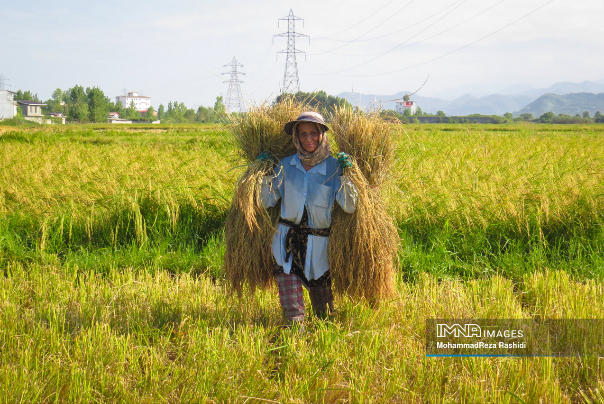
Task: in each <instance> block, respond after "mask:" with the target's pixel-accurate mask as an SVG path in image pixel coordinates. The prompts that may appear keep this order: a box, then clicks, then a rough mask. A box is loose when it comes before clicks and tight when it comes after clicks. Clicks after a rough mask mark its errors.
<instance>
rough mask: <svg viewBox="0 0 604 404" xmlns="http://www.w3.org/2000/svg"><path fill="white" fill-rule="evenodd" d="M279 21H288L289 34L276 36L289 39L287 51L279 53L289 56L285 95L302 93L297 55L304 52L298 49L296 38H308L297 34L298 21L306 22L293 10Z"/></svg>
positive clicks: (286, 64)
mask: <svg viewBox="0 0 604 404" xmlns="http://www.w3.org/2000/svg"><path fill="white" fill-rule="evenodd" d="M279 21H287V32H284V33H282V34H278V35H275V36H279V37H287V49H286V50H282V51H279V52H278V53H285V54H286V55H287V56H286V58H285V74H284V75H283V93H297V92H298V91H300V79H299V78H298V63H297V62H296V53H304V52H303V51H301V50H298V49H296V37H307V38H308V35H304V34H300V33H298V32H296V21H302V24H304V20H303V19H302V18H300V17H296V16H295V15H294V12H293V11H292V10H291V9H290V10H289V15H288V16H287V17H284V18H280V19H279Z"/></svg>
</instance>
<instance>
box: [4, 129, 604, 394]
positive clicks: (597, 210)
mask: <svg viewBox="0 0 604 404" xmlns="http://www.w3.org/2000/svg"><path fill="white" fill-rule="evenodd" d="M392 136H393V137H394V138H395V140H396V143H397V147H398V149H397V160H396V165H395V167H394V168H393V172H392V175H391V178H390V180H389V186H388V187H387V190H386V193H385V195H384V197H385V198H386V200H387V201H388V206H389V208H390V209H391V212H392V214H393V216H394V218H395V220H396V225H397V228H398V230H399V234H400V236H401V244H400V246H399V248H398V261H397V265H398V276H397V291H398V296H397V298H395V299H392V300H390V301H387V302H384V303H383V304H381V305H379V307H374V308H371V306H370V305H369V304H367V302H358V301H352V300H350V299H348V298H346V297H337V298H336V314H335V315H334V317H333V318H331V320H329V321H326V320H319V319H317V318H315V317H314V316H313V315H312V314H311V315H309V316H308V320H307V326H306V332H305V333H303V334H298V333H296V332H295V330H290V329H285V328H283V327H282V324H283V320H282V318H281V313H280V307H279V301H278V297H277V292H276V290H268V291H262V292H259V293H256V294H255V295H253V296H251V295H245V296H244V297H243V298H242V299H241V300H240V299H238V298H237V296H236V295H232V294H231V293H230V291H229V290H228V287H227V285H226V284H225V282H224V272H223V269H222V261H223V257H224V253H225V244H224V231H223V226H224V220H225V218H226V212H227V209H228V207H229V205H230V200H231V197H232V195H233V187H234V184H235V182H236V180H237V177H238V176H239V175H240V174H241V173H242V172H243V170H244V167H242V165H243V164H244V163H243V160H242V159H241V158H240V157H239V156H238V154H237V151H236V150H235V148H234V146H233V144H232V141H231V138H230V135H229V133H228V131H227V130H226V128H224V127H221V126H217V125H207V126H200V125H194V126H193V125H191V126H188V125H182V126H180V125H175V126H163V125H158V126H156V125H153V127H150V126H144V125H138V126H137V125H127V126H120V127H118V128H116V127H115V126H110V125H82V126H77V125H67V126H48V127H34V128H27V129H19V128H15V127H3V126H0V273H2V274H3V276H2V277H0V403H55V402H57V403H63V402H69V403H71V402H81V403H97V402H98V403H114V402H119V403H131V402H136V403H164V402H168V403H181V402H182V403H206V402H207V403H223V402H232V403H267V402H269V403H277V402H278V403H340V402H344V403H348V402H350V403H392V402H395V403H425V402H439V403H440V402H442V403H457V402H469V403H474V402H475V403H483V402H484V403H486V402H495V403H500V402H501V403H600V402H604V390H603V389H604V365H603V364H602V361H601V358H599V357H594V356H590V357H581V358H568V357H567V358H551V357H550V358H429V357H426V356H425V342H426V341H425V328H426V319H429V318H526V319H531V318H560V319H565V318H568V319H583V318H602V319H604V315H603V314H602V313H603V311H602V308H603V307H604V283H603V282H604V227H603V224H604V126H602V125H542V124H506V125H470V124H467V125H466V124H443V125H440V124H439V125H421V124H418V125H403V126H395V125H393V127H392ZM332 150H337V147H335V146H334V147H332ZM306 303H307V307H310V302H309V300H308V299H306Z"/></svg>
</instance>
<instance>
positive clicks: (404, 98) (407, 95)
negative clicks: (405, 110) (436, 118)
mask: <svg viewBox="0 0 604 404" xmlns="http://www.w3.org/2000/svg"><path fill="white" fill-rule="evenodd" d="M410 100H411V96H410V95H409V94H405V95H404V96H403V101H410Z"/></svg>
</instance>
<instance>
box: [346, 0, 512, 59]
mask: <svg viewBox="0 0 604 404" xmlns="http://www.w3.org/2000/svg"><path fill="white" fill-rule="evenodd" d="M505 1H506V0H500V1H499V2H497V3H495V4H493V5H492V6H490V7H488V8H486V9H484V10H482V11H481V12H479V13H477V14H474V15H473V16H471V17H470V18H467V19H465V20H463V21H462V22H460V23H458V24H455V25H453V26H452V27H450V28H447V29H445V30H443V31H440V32H439V33H437V34H434V35H432V36H430V37H427V38H424V39H422V40H419V41H417V42H413V43H410V44H409V45H407V46H403V47H401V45H403V44H404V43H406V42H407V41H408V40H407V41H405V42H403V43H401V44H399V45H397V49H404V48H408V47H410V46H413V45H417V44H419V43H422V42H426V41H429V40H430V39H434V38H436V37H437V36H440V35H442V34H444V33H445V32H448V31H451V30H452V29H455V28H457V27H459V26H460V25H463V24H465V23H467V22H468V21H470V20H473V19H474V18H476V17H478V16H480V15H482V14H484V13H486V12H487V11H489V10H491V9H493V8H495V7H497V6H498V5H500V4H501V3H503V2H505ZM447 8H448V7H447ZM437 14H438V13H437ZM424 21H425V20H424ZM414 25H417V24H414ZM416 36H417V35H416ZM381 53H382V52H378V53H371V54H365V55H342V54H338V53H336V55H339V56H357V57H361V56H363V57H366V56H375V55H380V54H381Z"/></svg>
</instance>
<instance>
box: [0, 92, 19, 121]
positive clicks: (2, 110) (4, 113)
mask: <svg viewBox="0 0 604 404" xmlns="http://www.w3.org/2000/svg"><path fill="white" fill-rule="evenodd" d="M14 95H15V93H13V92H12V91H8V90H0V119H10V118H14V117H15V115H17V104H16V103H15V101H14Z"/></svg>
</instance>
